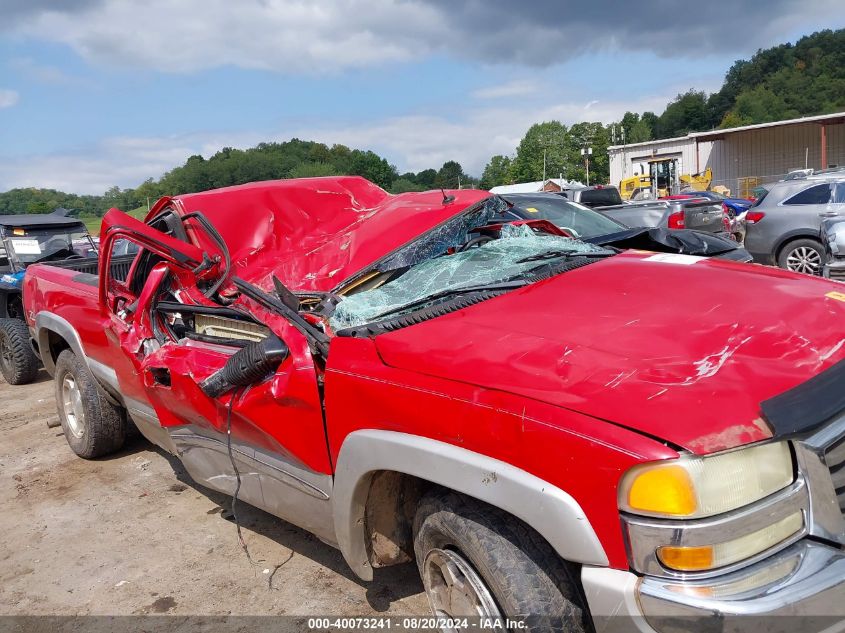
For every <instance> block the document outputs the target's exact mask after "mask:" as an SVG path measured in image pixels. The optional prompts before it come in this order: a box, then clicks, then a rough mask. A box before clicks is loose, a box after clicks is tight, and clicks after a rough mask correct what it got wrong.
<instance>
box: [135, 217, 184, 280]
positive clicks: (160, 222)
mask: <svg viewBox="0 0 845 633" xmlns="http://www.w3.org/2000/svg"><path fill="white" fill-rule="evenodd" d="M149 225H150V226H151V227H152V228H154V229H156V230H157V231H161V232H162V233H164V234H165V235H169V236H171V237H175V238H176V239H179V240H182V241H183V242H187V241H188V235H187V233H186V232H185V228H184V227H183V226H182V221H181V220H180V219H179V216H178V215H176V213H175V212H174V211H173V209H170V208H167V209H165V210H164V211H162V212H161V213H159V214H158V215H157V216H156V217H155V218H153V219H152V220H151V221H150V222H149ZM137 248H138V247H137V246H136V249H137ZM139 250H140V255H139V256H138V261H137V263H136V264H135V267H134V271H133V273H132V279H131V280H130V282H129V289H130V290H131V291H132V293H133V294H134V295H136V296H137V295H139V294H140V293H141V290H142V289H143V288H144V284H145V283H146V281H147V277H149V275H150V272H151V271H152V269H153V268H154V267H155V265H156V264H158V263H159V262H162V261H164V259H163V258H162V257H161V256H159V255H157V254H155V253H151V252H149V251H147V250H145V249H139ZM136 252H137V251H136Z"/></svg>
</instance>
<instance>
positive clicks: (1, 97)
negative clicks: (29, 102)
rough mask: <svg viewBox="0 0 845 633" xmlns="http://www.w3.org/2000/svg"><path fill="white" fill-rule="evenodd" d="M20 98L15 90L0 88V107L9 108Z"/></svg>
mask: <svg viewBox="0 0 845 633" xmlns="http://www.w3.org/2000/svg"><path fill="white" fill-rule="evenodd" d="M19 100H20V95H19V94H18V92H17V91H16V90H4V89H2V88H0V108H11V107H12V106H13V105H16V104H17V102H18V101H19Z"/></svg>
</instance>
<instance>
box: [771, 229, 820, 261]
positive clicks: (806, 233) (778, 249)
mask: <svg viewBox="0 0 845 633" xmlns="http://www.w3.org/2000/svg"><path fill="white" fill-rule="evenodd" d="M796 240H813V241H814V242H818V244H819V245H820V246H822V241H821V239H820V238H819V234H818V232H816V233H813V232H812V231H810V230H809V229H795V230H792V231H789V232H787V233H784V234H783V235H781V236H780V239H779V240H778V242H777V243H776V244H775V248H774V256H775V262H777V261H778V259H779V258H780V255H781V253H782V252H783V249H784V248H786V246H787V245H788V244H789V243H790V242H794V241H796Z"/></svg>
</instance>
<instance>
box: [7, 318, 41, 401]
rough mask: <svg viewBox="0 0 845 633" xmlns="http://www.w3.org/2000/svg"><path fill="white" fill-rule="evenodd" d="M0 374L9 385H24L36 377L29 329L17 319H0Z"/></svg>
mask: <svg viewBox="0 0 845 633" xmlns="http://www.w3.org/2000/svg"><path fill="white" fill-rule="evenodd" d="M0 373H2V374H3V378H5V379H6V382H7V383H9V384H10V385H25V384H27V383H29V382H32V381H33V380H35V376H36V375H38V357H37V356H36V355H35V352H33V351H32V346H31V345H30V344H29V328H28V327H27V325H26V323H24V322H23V321H19V320H18V319H0Z"/></svg>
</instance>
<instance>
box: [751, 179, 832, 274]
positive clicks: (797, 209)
mask: <svg viewBox="0 0 845 633" xmlns="http://www.w3.org/2000/svg"><path fill="white" fill-rule="evenodd" d="M757 193H758V197H757V201H756V202H755V203H754V204H753V205H752V206H751V208H750V209H748V211H747V213H746V215H745V223H746V233H745V248H746V249H747V250H748V252H750V253H751V255H752V257H754V261H757V262H760V263H762V264H776V265H778V266H780V267H781V268H786V269H788V270H792V271H795V272H799V273H807V274H811V275H820V274H821V272H822V267H823V264H824V247H823V246H822V242H821V239H820V228H821V221H822V217H824V216H828V215H836V214H838V213H842V212H843V211H845V178H843V177H842V176H839V177H834V178H829V179H820V178H812V179H810V178H808V179H801V180H786V181H781V182H777V183H774V184H771V185H764V186H763V187H761V188H760V189H759V190H758V192H757Z"/></svg>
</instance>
